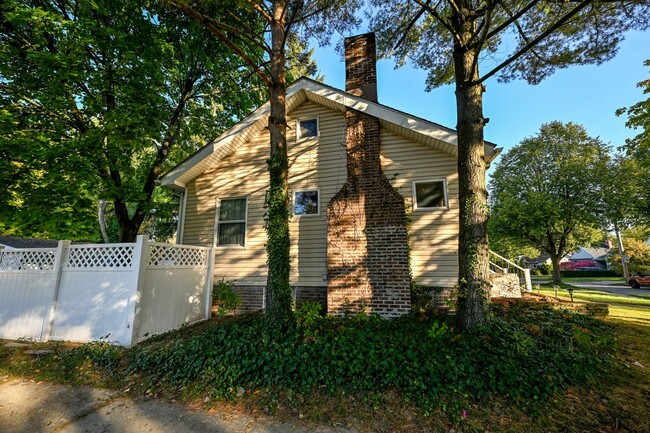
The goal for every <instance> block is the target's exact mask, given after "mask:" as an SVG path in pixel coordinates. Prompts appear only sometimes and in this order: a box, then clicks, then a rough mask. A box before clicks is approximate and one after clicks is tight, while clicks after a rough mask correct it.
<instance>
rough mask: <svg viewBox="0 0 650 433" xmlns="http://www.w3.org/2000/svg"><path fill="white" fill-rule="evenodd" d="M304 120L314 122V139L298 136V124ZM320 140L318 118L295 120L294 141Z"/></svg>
mask: <svg viewBox="0 0 650 433" xmlns="http://www.w3.org/2000/svg"><path fill="white" fill-rule="evenodd" d="M305 120H316V135H315V136H314V137H301V136H300V122H302V121H305ZM319 138H320V116H316V117H301V118H299V119H296V141H308V140H318V139H319Z"/></svg>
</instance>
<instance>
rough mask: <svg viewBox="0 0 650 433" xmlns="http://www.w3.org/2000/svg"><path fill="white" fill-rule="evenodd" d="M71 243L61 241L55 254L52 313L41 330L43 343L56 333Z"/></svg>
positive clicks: (49, 313)
mask: <svg viewBox="0 0 650 433" xmlns="http://www.w3.org/2000/svg"><path fill="white" fill-rule="evenodd" d="M70 244H71V242H70V241H59V244H58V245H57V247H56V252H55V253H54V265H53V271H54V272H53V274H52V283H51V284H52V289H53V290H52V292H53V294H52V303H51V304H50V311H49V312H48V314H47V317H46V319H45V321H44V322H43V328H42V329H41V341H48V340H49V339H50V338H51V337H52V332H54V320H55V319H56V304H57V302H58V300H59V288H60V287H61V273H62V272H63V265H64V261H65V257H66V255H67V253H68V251H69V250H70ZM43 331H45V336H43Z"/></svg>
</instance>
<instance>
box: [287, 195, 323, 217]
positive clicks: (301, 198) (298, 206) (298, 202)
mask: <svg viewBox="0 0 650 433" xmlns="http://www.w3.org/2000/svg"><path fill="white" fill-rule="evenodd" d="M293 214H294V215H319V214H320V208H319V202H318V190H317V189H315V190H311V191H296V192H295V193H294V194H293Z"/></svg>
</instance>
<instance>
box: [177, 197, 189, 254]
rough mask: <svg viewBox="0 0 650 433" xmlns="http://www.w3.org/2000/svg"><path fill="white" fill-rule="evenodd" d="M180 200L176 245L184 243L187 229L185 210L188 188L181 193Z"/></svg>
mask: <svg viewBox="0 0 650 433" xmlns="http://www.w3.org/2000/svg"><path fill="white" fill-rule="evenodd" d="M179 195H180V198H181V199H180V200H179V203H178V222H177V223H176V244H177V245H180V244H182V243H183V234H184V231H185V230H184V229H185V210H186V208H187V187H185V189H184V190H183V192H181V193H179Z"/></svg>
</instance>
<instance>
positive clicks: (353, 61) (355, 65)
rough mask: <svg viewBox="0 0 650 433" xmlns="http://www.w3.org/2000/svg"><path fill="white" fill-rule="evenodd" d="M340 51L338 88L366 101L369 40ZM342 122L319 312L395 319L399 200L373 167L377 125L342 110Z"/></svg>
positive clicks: (403, 291) (401, 308) (401, 243)
mask: <svg viewBox="0 0 650 433" xmlns="http://www.w3.org/2000/svg"><path fill="white" fill-rule="evenodd" d="M345 47H346V56H345V57H346V77H347V78H346V90H347V91H349V92H350V93H354V94H359V95H360V96H364V97H366V96H367V95H368V93H365V92H368V90H367V89H371V88H373V87H375V88H376V76H377V74H376V67H375V57H374V56H375V54H374V53H375V44H374V35H372V34H369V35H362V36H357V37H354V38H350V39H346V41H345ZM359 89H360V90H359ZM369 93H370V96H372V95H371V94H372V91H370V92H369ZM375 95H376V91H375ZM345 120H346V152H347V180H346V183H345V184H344V185H343V187H342V188H341V190H340V191H339V192H338V193H337V194H336V195H335V196H334V197H333V198H332V200H331V201H330V203H329V204H328V207H327V225H328V228H327V276H328V282H327V310H328V312H329V313H330V314H342V313H343V312H345V311H346V310H348V311H353V312H354V311H361V310H363V311H367V312H372V313H377V314H379V315H381V316H382V317H396V316H399V315H402V314H405V313H407V312H408V311H409V310H410V305H411V300H410V285H409V265H408V238H407V233H406V212H405V207H404V198H403V197H402V196H401V195H400V194H399V193H398V192H397V190H395V188H393V186H392V185H391V184H390V183H389V182H388V179H387V178H386V176H385V175H384V173H383V171H382V169H381V162H380V159H379V156H380V145H381V143H380V139H379V129H380V125H379V120H378V119H376V118H374V117H371V116H368V115H365V114H363V113H360V112H357V111H354V110H350V109H348V110H347V111H346V113H345Z"/></svg>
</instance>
